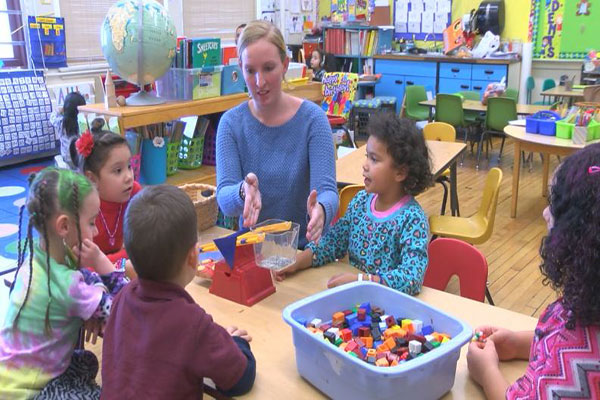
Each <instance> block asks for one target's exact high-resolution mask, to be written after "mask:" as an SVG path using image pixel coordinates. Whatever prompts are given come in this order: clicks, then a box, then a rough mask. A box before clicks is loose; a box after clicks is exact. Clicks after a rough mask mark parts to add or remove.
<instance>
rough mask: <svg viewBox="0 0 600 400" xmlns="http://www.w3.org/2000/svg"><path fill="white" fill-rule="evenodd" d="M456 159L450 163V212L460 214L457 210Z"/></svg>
mask: <svg viewBox="0 0 600 400" xmlns="http://www.w3.org/2000/svg"><path fill="white" fill-rule="evenodd" d="M456 175H457V174H456V161H454V162H453V163H452V165H450V212H451V213H452V215H454V216H460V214H459V211H458V185H457V184H456Z"/></svg>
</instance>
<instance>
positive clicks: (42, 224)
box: [0, 168, 127, 398]
mask: <svg viewBox="0 0 600 400" xmlns="http://www.w3.org/2000/svg"><path fill="white" fill-rule="evenodd" d="M99 206H100V199H99V198H98V193H97V191H96V189H95V188H94V187H93V186H92V184H91V183H90V182H89V181H88V180H87V179H86V178H85V177H84V176H83V175H80V174H77V173H76V172H73V171H71V170H67V169H56V168H46V169H44V170H42V171H41V172H40V173H39V174H37V175H36V176H35V177H34V178H33V179H32V182H31V186H30V188H29V195H28V199H27V211H28V214H29V223H28V226H27V233H26V235H25V238H24V241H23V240H22V239H23V238H22V234H21V229H20V227H19V241H18V243H19V248H18V268H17V272H16V274H15V279H14V281H13V284H12V287H11V288H10V299H9V304H8V308H7V311H6V314H5V315H4V319H3V320H2V323H1V325H0V398H30V397H33V396H36V395H37V396H41V397H42V398H55V397H52V396H56V395H57V394H61V395H63V396H66V397H68V396H72V397H69V398H79V397H78V396H80V397H81V398H98V397H99V395H100V389H99V387H98V386H97V385H96V383H95V379H94V378H95V375H96V373H97V372H98V360H97V359H96V357H95V356H94V354H93V353H91V352H86V351H82V350H77V351H75V347H76V344H77V342H78V340H79V337H80V331H81V328H82V326H83V325H84V321H89V324H90V325H88V327H90V326H93V327H94V330H95V333H98V331H99V330H101V327H102V324H103V323H104V322H105V321H106V319H107V318H108V314H109V312H110V308H111V304H112V298H113V295H114V294H116V293H117V292H118V291H119V290H120V288H121V287H122V286H123V285H124V284H126V283H127V279H126V278H125V276H124V273H123V272H122V271H116V270H115V266H114V265H113V264H112V263H111V262H110V261H109V260H108V258H107V257H106V256H105V255H104V254H103V253H102V252H101V251H100V249H98V246H96V245H95V244H94V242H93V241H92V238H93V237H94V235H96V234H97V233H98V230H97V229H96V226H95V220H96V215H97V214H98V210H99ZM23 211H24V210H23V208H21V210H20V214H19V225H21V221H22V218H23ZM34 229H35V230H36V231H37V232H38V233H39V236H40V239H39V241H37V240H34V238H33V230H34ZM22 242H23V244H22ZM26 252H28V253H29V254H28V255H26V254H25V253H26ZM27 259H28V260H27ZM80 265H82V266H86V267H88V268H91V269H92V270H93V271H90V270H88V269H87V268H80ZM94 341H95V339H94ZM44 396H50V397H44ZM66 397H65V398H66ZM61 398H62V397H61Z"/></svg>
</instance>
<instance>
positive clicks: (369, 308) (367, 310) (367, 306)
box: [359, 302, 371, 314]
mask: <svg viewBox="0 0 600 400" xmlns="http://www.w3.org/2000/svg"><path fill="white" fill-rule="evenodd" d="M359 308H364V309H365V311H366V312H367V314H371V303H369V302H367V303H362V304H361V305H360V307H359Z"/></svg>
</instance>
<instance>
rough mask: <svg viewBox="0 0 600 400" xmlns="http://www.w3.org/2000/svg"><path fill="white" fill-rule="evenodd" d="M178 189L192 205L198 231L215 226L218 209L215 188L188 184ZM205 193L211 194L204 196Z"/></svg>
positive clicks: (201, 184) (199, 184)
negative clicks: (188, 198) (194, 209)
mask: <svg viewBox="0 0 600 400" xmlns="http://www.w3.org/2000/svg"><path fill="white" fill-rule="evenodd" d="M179 188H180V189H181V190H183V191H184V192H185V193H186V194H187V195H188V196H189V197H190V199H192V203H194V208H196V218H197V220H198V231H204V230H207V229H208V228H212V227H213V226H215V224H216V222H217V214H218V212H219V207H218V206H217V188H216V187H214V186H212V185H205V184H203V183H189V184H187V185H183V186H179ZM207 191H211V194H210V195H207V196H205V195H206V194H207V193H206V192H207ZM203 193H204V194H203Z"/></svg>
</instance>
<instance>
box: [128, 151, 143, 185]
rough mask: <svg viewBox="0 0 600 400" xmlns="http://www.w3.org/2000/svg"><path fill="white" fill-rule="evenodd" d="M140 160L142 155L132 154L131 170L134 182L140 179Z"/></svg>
mask: <svg viewBox="0 0 600 400" xmlns="http://www.w3.org/2000/svg"><path fill="white" fill-rule="evenodd" d="M141 162H142V155H141V154H134V155H132V156H131V160H130V163H131V170H132V171H133V179H134V180H135V181H136V182H139V181H140V167H141V165H140V164H141Z"/></svg>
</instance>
